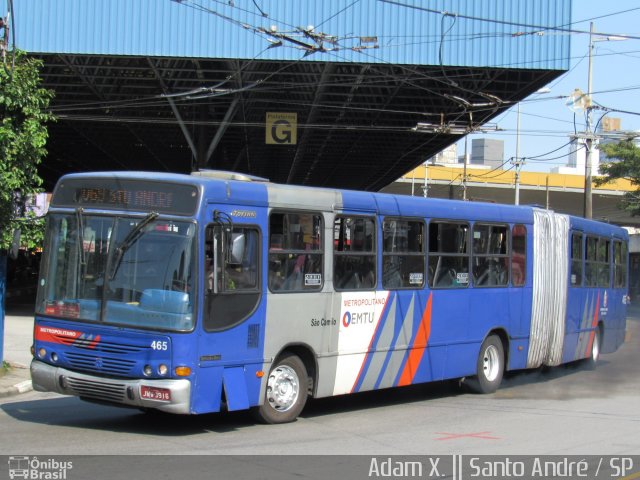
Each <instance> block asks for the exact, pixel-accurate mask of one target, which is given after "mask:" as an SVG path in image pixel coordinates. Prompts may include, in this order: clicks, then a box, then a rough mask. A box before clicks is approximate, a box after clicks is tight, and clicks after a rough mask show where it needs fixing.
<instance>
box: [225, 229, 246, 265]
mask: <svg viewBox="0 0 640 480" xmlns="http://www.w3.org/2000/svg"><path fill="white" fill-rule="evenodd" d="M246 244H247V237H246V236H245V234H244V233H231V234H230V236H229V248H228V250H227V264H229V265H242V261H243V260H244V250H245V247H246Z"/></svg>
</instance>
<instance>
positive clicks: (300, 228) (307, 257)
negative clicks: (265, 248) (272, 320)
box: [268, 212, 324, 293]
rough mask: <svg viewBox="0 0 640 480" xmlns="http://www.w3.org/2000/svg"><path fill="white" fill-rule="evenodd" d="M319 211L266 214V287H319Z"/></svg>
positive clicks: (286, 289) (302, 289)
mask: <svg viewBox="0 0 640 480" xmlns="http://www.w3.org/2000/svg"><path fill="white" fill-rule="evenodd" d="M322 248H323V245H322V215H320V214H317V213H316V214H314V213H306V212H297V213H282V212H272V213H271V216H270V217H269V274H268V275H269V277H268V282H269V290H271V291H272V292H279V293H282V292H308V291H317V290H321V289H322V285H323V283H324V280H323V271H322V265H323V257H324V256H323V251H322Z"/></svg>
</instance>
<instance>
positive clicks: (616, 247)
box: [613, 240, 627, 288]
mask: <svg viewBox="0 0 640 480" xmlns="http://www.w3.org/2000/svg"><path fill="white" fill-rule="evenodd" d="M613 262H614V267H613V268H614V274H613V288H626V286H627V244H626V243H624V242H621V241H620V240H615V241H614V242H613Z"/></svg>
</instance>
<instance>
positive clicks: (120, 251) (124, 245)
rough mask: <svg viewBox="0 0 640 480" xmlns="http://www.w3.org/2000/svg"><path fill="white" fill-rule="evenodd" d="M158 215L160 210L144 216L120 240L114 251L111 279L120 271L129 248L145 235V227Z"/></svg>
mask: <svg viewBox="0 0 640 480" xmlns="http://www.w3.org/2000/svg"><path fill="white" fill-rule="evenodd" d="M157 217H158V212H151V213H150V214H149V215H147V216H146V217H144V218H143V219H142V220H141V221H140V222H139V223H138V224H137V225H136V226H135V227H133V228H132V229H131V231H130V232H129V233H128V234H127V236H126V237H124V240H122V242H120V245H118V247H117V248H116V251H115V252H114V260H113V268H112V269H111V274H110V275H109V280H113V278H114V277H115V276H116V273H118V268H120V264H121V263H122V259H123V257H124V253H125V252H126V251H127V250H129V248H130V247H131V245H133V244H134V243H136V242H137V241H138V239H139V238H140V237H141V236H142V235H144V233H145V232H144V227H146V226H147V225H149V224H150V223H151V222H153V221H154V220H155V219H156V218H157Z"/></svg>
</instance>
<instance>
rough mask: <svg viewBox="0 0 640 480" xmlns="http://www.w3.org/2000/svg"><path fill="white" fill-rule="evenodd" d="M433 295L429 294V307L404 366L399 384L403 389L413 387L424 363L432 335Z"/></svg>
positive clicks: (426, 309) (423, 315) (424, 313)
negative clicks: (422, 362) (421, 363)
mask: <svg viewBox="0 0 640 480" xmlns="http://www.w3.org/2000/svg"><path fill="white" fill-rule="evenodd" d="M432 296H433V293H430V294H429V300H427V307H426V308H425V309H424V312H423V314H422V321H421V322H420V327H419V328H418V332H417V333H416V338H415V339H414V341H413V345H411V349H410V350H409V358H408V359H407V363H406V365H405V366H404V370H403V371H402V375H401V376H400V381H399V382H398V386H400V387H402V386H404V385H411V384H412V383H413V379H414V378H415V376H416V372H417V371H418V366H419V365H420V362H421V361H422V357H423V355H424V351H425V349H426V348H427V344H428V342H429V335H431V297H432Z"/></svg>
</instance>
